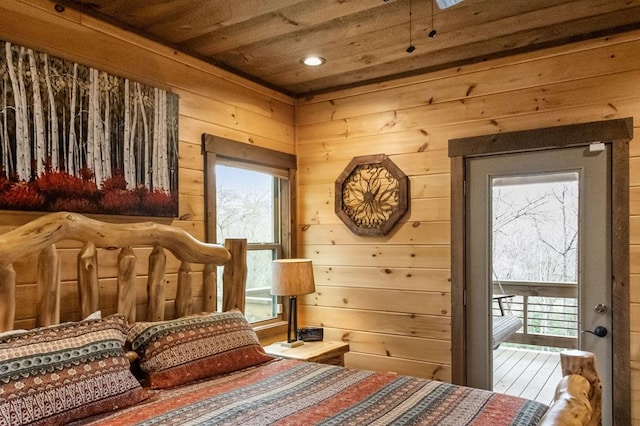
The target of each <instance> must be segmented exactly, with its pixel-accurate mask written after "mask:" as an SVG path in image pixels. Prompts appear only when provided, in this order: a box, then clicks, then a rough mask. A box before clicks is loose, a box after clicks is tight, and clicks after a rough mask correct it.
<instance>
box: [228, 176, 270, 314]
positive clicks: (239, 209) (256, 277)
mask: <svg viewBox="0 0 640 426" xmlns="http://www.w3.org/2000/svg"><path fill="white" fill-rule="evenodd" d="M276 179H277V178H276V177H274V176H272V175H269V174H267V173H261V172H256V171H252V170H246V169H242V168H237V167H229V166H224V165H217V166H216V209H217V211H216V224H217V239H218V243H220V244H223V243H224V240H225V239H227V238H246V239H247V243H248V252H247V300H246V312H245V315H246V317H247V319H248V320H249V321H251V322H256V321H261V320H265V319H270V318H273V317H274V316H275V311H274V306H275V305H274V298H273V296H271V295H270V293H269V290H270V288H271V262H272V260H273V259H274V258H275V257H276V255H277V253H275V248H274V247H275V245H276V243H277V241H276V236H277V232H276V229H275V224H276V217H277V206H276V205H275V180H276ZM218 276H219V277H221V276H222V274H218ZM218 288H219V290H220V291H221V290H222V285H219V286H218ZM221 296H222V295H221V294H220V295H219V297H221Z"/></svg>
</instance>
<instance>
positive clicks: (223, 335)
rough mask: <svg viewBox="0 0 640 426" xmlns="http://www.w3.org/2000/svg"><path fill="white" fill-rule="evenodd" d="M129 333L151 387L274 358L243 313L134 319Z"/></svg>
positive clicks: (209, 374)
mask: <svg viewBox="0 0 640 426" xmlns="http://www.w3.org/2000/svg"><path fill="white" fill-rule="evenodd" d="M128 339H129V341H130V342H131V346H132V349H133V350H134V351H136V352H137V353H138V355H139V357H140V358H139V360H140V368H141V369H142V371H144V372H145V373H146V374H147V379H148V383H147V384H148V385H149V387H150V388H151V389H162V388H167V387H172V386H177V385H181V384H184V383H187V382H190V381H193V380H198V379H203V378H205V377H211V376H215V375H218V374H224V373H230V372H232V371H236V370H240V369H243V368H246V367H251V366H253V365H257V364H261V363H263V362H266V361H269V360H271V359H273V357H272V356H270V355H267V354H266V353H265V352H264V349H262V346H260V342H259V341H258V336H256V333H255V332H254V331H253V328H252V327H251V325H250V324H249V323H248V322H247V320H246V319H245V317H244V316H243V315H242V313H240V312H237V311H233V312H223V313H217V312H214V313H212V314H206V315H193V316H189V317H184V318H178V319H175V320H169V321H161V322H139V323H136V324H134V325H133V326H131V328H130V329H129V335H128Z"/></svg>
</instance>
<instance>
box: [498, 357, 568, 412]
mask: <svg viewBox="0 0 640 426" xmlns="http://www.w3.org/2000/svg"><path fill="white" fill-rule="evenodd" d="M561 377H562V373H561V370H560V354H559V353H558V352H542V351H535V350H527V349H516V348H509V347H504V345H502V346H500V347H499V348H498V349H496V350H494V351H493V390H494V391H496V392H501V393H506V394H509V395H515V396H521V397H523V398H527V399H533V400H535V401H539V402H542V403H544V404H547V405H548V404H550V403H551V401H552V400H553V394H554V393H555V389H556V385H557V384H558V382H559V381H560V379H561Z"/></svg>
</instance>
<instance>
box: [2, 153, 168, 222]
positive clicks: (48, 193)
mask: <svg viewBox="0 0 640 426" xmlns="http://www.w3.org/2000/svg"><path fill="white" fill-rule="evenodd" d="M44 166H45V172H43V173H42V174H41V175H40V176H38V177H36V178H35V179H34V180H33V181H32V182H30V183H25V182H24V181H22V182H17V181H16V180H15V179H13V178H14V176H11V177H9V178H8V177H7V176H6V173H5V172H4V171H3V170H1V169H0V208H9V209H16V210H41V211H75V212H80V213H106V214H128V215H150V216H160V215H161V216H171V215H172V214H175V211H176V210H177V207H178V198H177V195H172V194H171V193H168V192H165V191H159V190H154V191H150V190H149V189H147V188H145V187H144V186H142V185H140V186H138V187H137V188H135V189H127V181H126V179H125V178H124V175H123V174H122V172H121V171H116V172H115V173H114V174H113V176H111V177H109V178H107V179H105V180H104V182H103V183H102V185H101V188H100V189H98V187H97V186H96V184H95V182H94V181H93V176H94V174H93V171H92V170H91V169H89V168H83V169H82V170H80V171H79V175H80V177H76V176H73V175H70V174H68V173H67V172H65V171H56V170H53V169H52V167H51V164H50V162H49V160H48V159H47V160H46V161H45V162H44Z"/></svg>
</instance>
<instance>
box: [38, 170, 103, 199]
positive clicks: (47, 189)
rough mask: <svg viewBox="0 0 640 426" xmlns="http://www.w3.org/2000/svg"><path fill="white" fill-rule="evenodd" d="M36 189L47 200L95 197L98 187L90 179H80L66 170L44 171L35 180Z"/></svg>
mask: <svg viewBox="0 0 640 426" xmlns="http://www.w3.org/2000/svg"><path fill="white" fill-rule="evenodd" d="M34 183H35V185H36V188H37V189H38V191H40V193H42V194H43V195H44V196H45V197H47V199H48V200H50V201H53V200H56V199H58V198H60V197H62V198H70V199H73V198H87V199H92V198H94V197H96V195H97V192H98V187H97V186H96V184H95V183H94V182H92V181H90V180H85V179H80V178H77V177H75V176H72V175H70V174H69V173H67V172H45V173H43V174H42V175H40V177H39V178H38V179H36V180H35V182H34Z"/></svg>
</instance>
